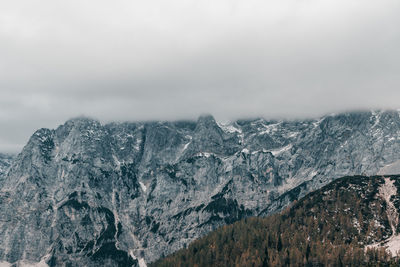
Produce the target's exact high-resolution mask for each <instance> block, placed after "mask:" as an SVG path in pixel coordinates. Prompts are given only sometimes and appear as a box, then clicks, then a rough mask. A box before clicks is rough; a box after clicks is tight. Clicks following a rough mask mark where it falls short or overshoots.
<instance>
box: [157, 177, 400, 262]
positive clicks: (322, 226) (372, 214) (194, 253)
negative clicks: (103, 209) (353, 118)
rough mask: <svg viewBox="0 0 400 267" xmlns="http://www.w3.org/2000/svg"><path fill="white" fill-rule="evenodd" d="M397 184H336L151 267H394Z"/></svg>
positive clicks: (372, 180)
mask: <svg viewBox="0 0 400 267" xmlns="http://www.w3.org/2000/svg"><path fill="white" fill-rule="evenodd" d="M399 178H400V177H399V176H391V177H386V178H384V177H378V176H375V177H363V176H356V177H344V178H341V179H339V180H336V181H335V182H333V183H331V184H329V185H327V186H325V187H323V188H322V189H321V190H318V191H316V192H313V193H311V194H309V195H307V196H306V197H304V198H303V199H301V200H300V201H298V202H295V203H294V204H293V205H292V206H291V207H289V208H287V209H286V210H284V211H283V212H281V213H279V214H275V215H272V216H269V217H266V218H248V219H244V220H241V221H239V222H237V223H234V224H232V225H227V226H223V227H221V228H219V229H218V230H216V231H214V232H212V233H211V234H209V235H207V236H205V237H204V238H202V239H200V240H197V241H195V242H193V243H192V244H191V245H189V247H188V248H187V249H183V250H180V251H178V252H176V253H174V254H173V255H171V256H170V257H167V258H165V259H162V260H159V261H157V262H155V263H153V264H152V265H151V266H391V265H393V266H398V264H399V260H398V259H397V258H395V257H392V256H393V255H392V252H393V248H396V245H397V243H396V242H394V241H393V240H395V239H396V237H397V233H398V232H399V225H398V210H399V204H400V202H399V197H398V196H397V194H396V191H397V190H398V189H399V187H400V180H399ZM388 193H389V194H388ZM391 206H392V207H393V208H394V209H393V210H391V209H390V207H391ZM368 245H369V246H368ZM391 251H392V252H391Z"/></svg>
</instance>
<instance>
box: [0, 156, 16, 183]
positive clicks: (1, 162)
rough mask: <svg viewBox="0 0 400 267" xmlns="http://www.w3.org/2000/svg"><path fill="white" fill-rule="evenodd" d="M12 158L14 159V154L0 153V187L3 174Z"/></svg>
mask: <svg viewBox="0 0 400 267" xmlns="http://www.w3.org/2000/svg"><path fill="white" fill-rule="evenodd" d="M13 159H14V155H11V154H2V153H0V188H1V184H2V181H3V179H4V176H5V174H6V172H7V170H8V168H10V166H11V163H12V161H13Z"/></svg>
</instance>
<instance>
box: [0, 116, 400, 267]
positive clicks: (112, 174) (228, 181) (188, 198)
mask: <svg viewBox="0 0 400 267" xmlns="http://www.w3.org/2000/svg"><path fill="white" fill-rule="evenodd" d="M399 129H400V119H399V113H398V112H397V111H387V112H361V113H346V114H339V115H330V116H326V117H323V118H321V119H318V120H307V121H266V120H263V119H256V120H241V121H236V122H233V123H230V124H220V123H217V122H216V121H215V120H214V119H213V118H212V117H210V116H204V117H201V118H199V120H198V121H197V122H190V121H180V122H143V123H141V122H139V123H111V124H107V125H102V124H100V123H99V122H98V121H95V120H91V119H87V118H78V119H73V120H70V121H68V122H66V123H65V124H64V125H62V126H60V127H58V128H57V129H56V130H49V129H41V130H38V131H37V132H36V133H35V134H34V135H33V136H32V138H31V139H30V141H29V142H28V144H27V145H26V146H25V147H24V149H23V151H22V152H21V153H20V154H19V155H18V157H17V158H16V159H15V161H14V163H13V165H12V167H11V168H10V169H9V171H8V172H7V175H6V176H5V180H4V185H3V186H2V188H1V193H0V218H1V221H0V233H1V238H0V261H1V260H3V261H7V262H11V263H14V262H17V261H21V260H25V261H30V262H39V261H41V260H45V261H46V262H48V263H49V264H50V265H57V264H58V263H61V262H69V263H71V264H72V265H74V264H75V265H78V263H79V262H80V263H82V262H84V261H87V262H86V263H85V264H87V265H90V264H93V265H96V264H98V262H97V261H98V260H100V261H102V262H103V263H104V262H107V261H109V264H110V265H116V264H119V261H118V260H119V258H123V259H125V260H126V262H124V263H120V264H125V263H129V264H131V263H132V264H139V263H142V264H143V259H144V260H146V261H147V262H151V261H154V260H156V259H157V258H159V257H160V256H162V255H167V254H169V253H171V252H173V251H175V250H177V249H179V248H182V247H184V246H185V245H186V244H188V243H190V242H191V241H193V240H195V239H197V238H198V237H200V236H203V235H205V234H206V233H208V232H209V231H211V230H214V229H215V228H217V227H218V226H221V225H224V224H227V223H232V222H234V221H237V220H240V219H242V218H244V217H248V216H256V215H267V214H269V213H271V212H274V211H277V210H280V209H281V208H283V207H285V206H286V205H287V204H289V203H290V202H291V201H293V200H295V199H298V198H299V197H301V196H303V195H304V194H305V193H307V192H310V191H312V190H315V189H317V188H320V187H321V186H323V185H325V184H327V183H328V182H329V181H331V180H332V179H335V178H338V177H340V176H343V175H349V174H357V173H366V174H376V173H378V172H379V171H380V170H381V169H382V168H384V167H385V166H388V165H389V164H393V163H395V162H396V161H397V160H399V159H400V143H399V137H400V131H399ZM290 190H291V191H290ZM111 214H112V215H113V216H111ZM111 250H114V252H115V251H117V252H115V253H116V255H119V254H121V255H123V256H122V257H118V259H115V258H113V257H112V256H111V254H110V253H108V254H107V253H102V254H101V255H103V256H102V258H96V257H95V256H94V255H99V254H96V253H97V252H99V251H111Z"/></svg>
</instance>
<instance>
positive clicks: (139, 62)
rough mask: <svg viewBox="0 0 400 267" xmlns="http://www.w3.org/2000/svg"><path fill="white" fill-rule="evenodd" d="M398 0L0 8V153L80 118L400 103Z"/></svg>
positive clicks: (55, 3) (294, 111)
mask: <svg viewBox="0 0 400 267" xmlns="http://www.w3.org/2000/svg"><path fill="white" fill-rule="evenodd" d="M399 14H400V1H398V0H267V1H266V0H259V1H258V0H245V1H244V0H240V1H237V0H201V1H199V0H168V1H165V0H159V1H157V0H143V1H134V0H126V1H125V0H114V1H105V0H84V1H82V0H68V1H61V0H40V1H39V0H21V1H20V0H14V1H2V2H1V4H0V129H1V131H0V151H8V152H10V151H18V150H20V149H21V147H22V146H23V145H24V144H25V143H26V141H27V140H28V138H29V136H30V135H31V134H32V133H33V132H34V131H35V130H36V129H38V128H41V127H48V128H54V127H56V126H57V125H59V124H61V123H63V122H64V121H65V120H67V119H69V118H71V117H76V116H80V115H86V116H90V117H94V118H97V119H100V120H101V121H102V122H108V121H111V120H118V121H121V120H148V119H162V120H174V119H182V118H189V119H194V118H196V117H197V116H198V115H199V114H202V113H211V114H213V115H214V116H215V117H216V118H217V119H221V120H222V119H224V120H225V119H234V118H242V117H255V116H263V117H266V118H274V117H289V118H303V117H315V116H319V115H321V114H325V113H330V112H338V111H342V110H353V109H371V108H374V109H376V108H379V109H382V108H399V107H400V15H399Z"/></svg>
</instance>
